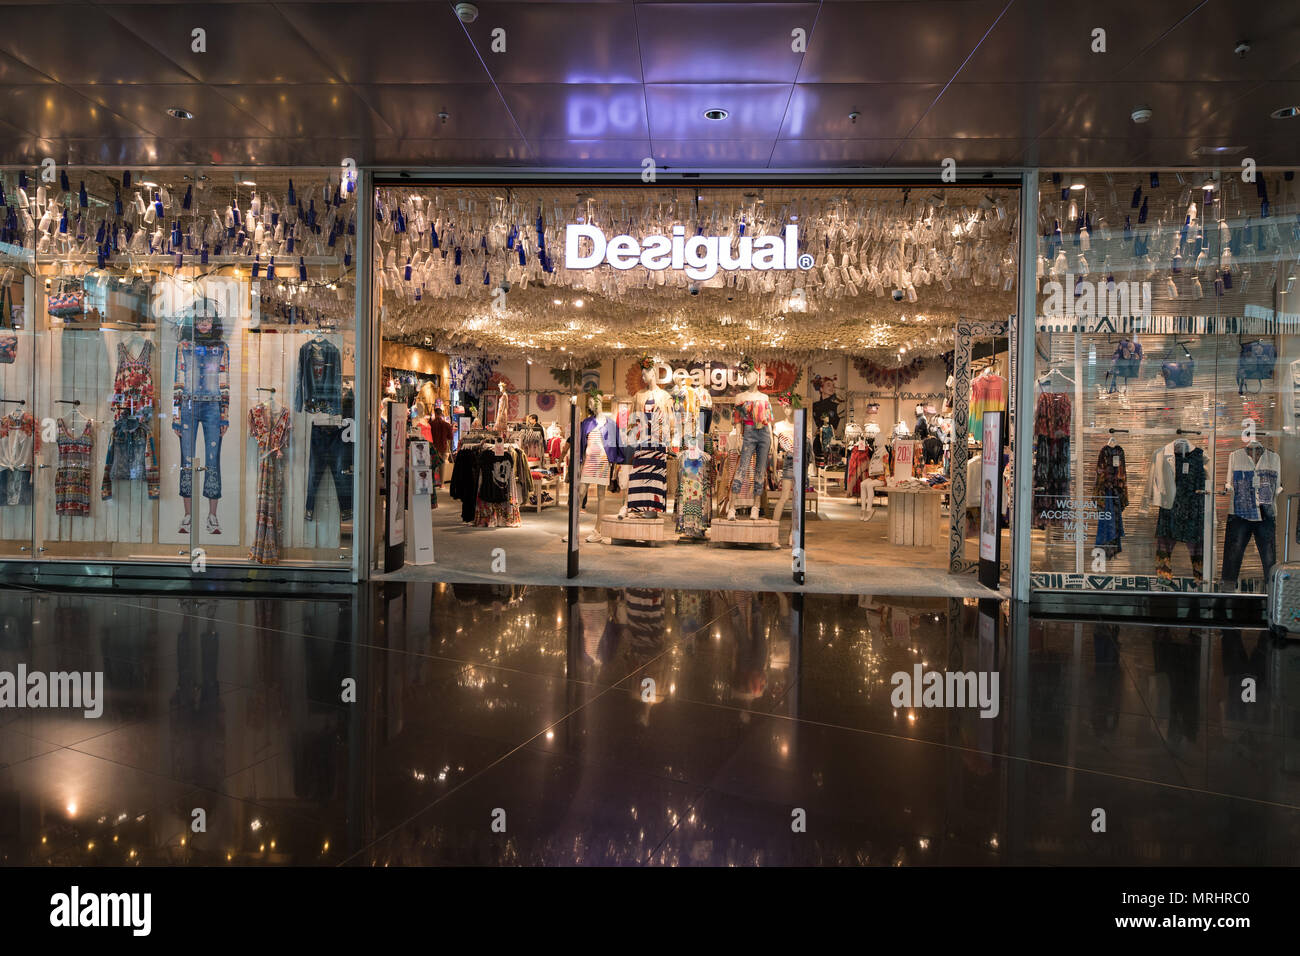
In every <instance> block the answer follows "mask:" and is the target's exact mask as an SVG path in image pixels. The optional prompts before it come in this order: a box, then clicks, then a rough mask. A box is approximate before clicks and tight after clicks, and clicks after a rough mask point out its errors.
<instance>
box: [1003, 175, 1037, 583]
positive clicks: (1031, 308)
mask: <svg viewBox="0 0 1300 956" xmlns="http://www.w3.org/2000/svg"><path fill="white" fill-rule="evenodd" d="M1017 283H1018V284H1017V286H1016V288H1017V290H1018V293H1019V294H1018V296H1017V305H1018V308H1017V309H1016V315H1015V317H1014V319H1013V320H1012V333H1011V340H1010V342H1009V343H1008V345H1009V346H1010V349H1011V350H1012V351H1014V352H1015V356H1016V361H1015V362H1014V363H1012V364H1013V365H1014V366H1015V373H1016V374H1015V376H1014V378H1013V380H1012V381H1011V383H1010V387H1011V388H1012V389H1014V390H1015V395H1016V401H1015V407H1016V421H1015V422H1014V429H1015V430H1014V431H1013V432H1012V437H1013V438H1014V439H1015V448H1014V449H1013V456H1014V457H1013V458H1012V463H1013V468H1014V478H1015V490H1014V496H1015V497H1014V499H1013V501H1012V512H1011V598H1012V600H1014V601H1028V600H1029V571H1030V559H1031V551H1032V538H1031V536H1030V527H1031V523H1032V521H1033V511H1034V508H1033V505H1034V443H1033V430H1034V377H1035V374H1036V372H1037V356H1036V355H1035V349H1034V335H1035V326H1036V324H1037V323H1036V319H1037V313H1038V170H1036V169H1030V170H1026V171H1025V173H1024V175H1023V177H1022V178H1021V183H1020V275H1019V277H1018V279H1017Z"/></svg>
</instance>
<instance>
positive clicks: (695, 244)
mask: <svg viewBox="0 0 1300 956" xmlns="http://www.w3.org/2000/svg"><path fill="white" fill-rule="evenodd" d="M813 262H814V260H813V257H812V256H811V255H809V254H808V253H806V252H805V253H802V254H800V252H799V227H798V226H786V227H785V230H784V232H783V235H780V236H689V237H688V236H687V235H686V227H685V226H673V234H672V235H671V236H646V237H645V239H643V240H641V241H638V240H637V239H636V238H635V237H634V236H626V235H624V236H615V237H614V238H612V239H609V238H607V237H606V236H605V230H603V229H601V228H600V226H593V225H590V224H585V223H577V224H573V223H571V224H569V225H568V226H566V227H565V231H564V267H565V268H566V269H595V268H596V267H597V266H600V265H604V264H606V263H608V264H609V265H611V266H613V267H614V268H615V269H634V268H636V267H637V266H638V265H639V266H641V267H642V268H644V269H650V270H651V271H653V272H659V271H660V270H663V269H673V270H676V271H685V273H686V275H687V276H688V277H689V278H692V279H698V280H700V281H705V280H708V279H712V278H713V277H714V276H715V275H717V274H718V271H719V270H721V271H723V272H736V271H748V270H751V269H752V270H756V271H759V272H768V271H772V270H778V271H786V270H792V269H811V268H812V267H813Z"/></svg>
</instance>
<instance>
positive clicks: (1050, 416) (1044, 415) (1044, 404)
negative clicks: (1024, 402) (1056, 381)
mask: <svg viewBox="0 0 1300 956" xmlns="http://www.w3.org/2000/svg"><path fill="white" fill-rule="evenodd" d="M1071 412H1072V406H1071V402H1070V396H1069V395H1067V394H1065V393H1064V392H1043V393H1042V394H1041V395H1039V396H1038V402H1037V403H1036V405H1035V407H1034V476H1033V478H1034V520H1033V526H1034V527H1035V528H1047V527H1050V526H1052V525H1058V526H1059V525H1061V524H1063V523H1064V520H1065V519H1064V518H1061V517H1059V515H1061V514H1062V513H1063V512H1064V511H1066V510H1067V509H1066V508H1064V507H1062V505H1063V503H1064V502H1067V501H1068V500H1069V498H1070V420H1071ZM1054 515H1055V516H1056V517H1053V516H1054Z"/></svg>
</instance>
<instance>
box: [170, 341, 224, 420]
mask: <svg viewBox="0 0 1300 956" xmlns="http://www.w3.org/2000/svg"><path fill="white" fill-rule="evenodd" d="M186 401H200V402H203V401H208V402H213V401H215V402H220V403H221V424H222V426H223V427H225V426H227V425H229V424H230V346H229V345H227V344H226V343H225V342H218V343H215V344H211V345H210V344H208V343H205V342H193V341H182V342H180V343H178V344H177V346H176V377H175V378H174V379H173V380H172V430H173V431H179V430H180V428H181V404H182V403H184V402H186Z"/></svg>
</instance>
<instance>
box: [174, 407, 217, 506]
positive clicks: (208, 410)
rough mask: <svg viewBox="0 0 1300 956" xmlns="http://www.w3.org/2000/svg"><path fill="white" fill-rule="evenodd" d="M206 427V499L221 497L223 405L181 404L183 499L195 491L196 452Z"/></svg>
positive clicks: (204, 446)
mask: <svg viewBox="0 0 1300 956" xmlns="http://www.w3.org/2000/svg"><path fill="white" fill-rule="evenodd" d="M200 425H202V426H203V467H204V468H205V469H206V470H205V471H204V472H203V497H204V498H213V499H216V498H220V497H221V403H220V402H217V401H211V402H205V401H203V400H201V399H200V400H195V399H191V398H185V399H182V400H181V497H182V498H189V497H192V494H193V490H194V448H195V445H196V444H197V443H198V437H199V426H200Z"/></svg>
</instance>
